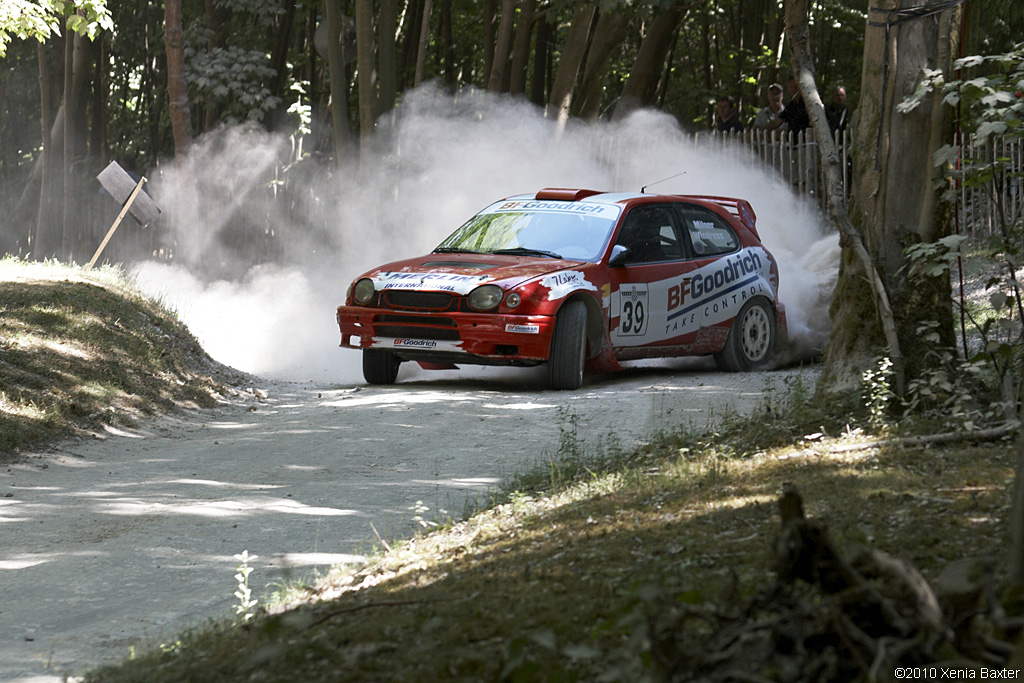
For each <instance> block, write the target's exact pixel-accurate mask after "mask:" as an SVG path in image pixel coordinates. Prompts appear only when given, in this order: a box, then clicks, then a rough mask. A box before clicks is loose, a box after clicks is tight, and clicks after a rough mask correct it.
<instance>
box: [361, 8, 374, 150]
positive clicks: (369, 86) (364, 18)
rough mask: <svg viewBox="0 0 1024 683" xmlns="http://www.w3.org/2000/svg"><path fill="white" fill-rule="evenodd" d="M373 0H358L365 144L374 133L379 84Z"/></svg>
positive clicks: (362, 126)
mask: <svg viewBox="0 0 1024 683" xmlns="http://www.w3.org/2000/svg"><path fill="white" fill-rule="evenodd" d="M373 53H374V40H373V0H356V55H357V57H356V59H357V68H358V70H359V138H360V140H362V141H363V144H364V145H365V143H366V141H367V140H369V139H370V137H371V136H372V135H373V125H374V112H375V111H376V110H377V84H376V83H375V80H376V74H375V72H374V68H373V62H374V60H373Z"/></svg>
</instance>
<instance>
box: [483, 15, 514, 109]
mask: <svg viewBox="0 0 1024 683" xmlns="http://www.w3.org/2000/svg"><path fill="white" fill-rule="evenodd" d="M515 14H516V0H501V22H500V23H499V24H498V39H497V40H496V41H495V44H494V59H493V60H492V63H491V73H490V77H489V78H488V79H487V89H488V90H490V91H491V92H502V90H503V89H504V88H503V84H504V83H505V78H506V75H507V74H508V67H509V58H510V57H511V52H512V28H513V27H514V26H515Z"/></svg>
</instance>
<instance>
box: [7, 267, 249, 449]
mask: <svg viewBox="0 0 1024 683" xmlns="http://www.w3.org/2000/svg"><path fill="white" fill-rule="evenodd" d="M230 374H231V373H230V372H229V371H227V369H225V368H223V367H221V366H219V365H218V364H216V363H215V362H214V361H212V360H211V359H210V358H209V356H207V355H206V353H205V352H204V351H203V350H202V348H201V347H200V346H199V343H198V342H197V341H196V340H195V338H194V337H193V336H192V334H191V333H190V332H189V331H188V329H187V328H185V326H184V325H183V324H181V322H180V321H178V320H177V319H176V318H175V316H174V314H173V313H171V312H169V311H168V310H166V309H165V308H163V307H162V306H161V305H160V304H159V303H157V302H154V301H152V300H151V299H148V298H146V297H144V296H142V294H141V293H139V292H138V291H137V290H135V289H134V288H133V287H132V285H131V283H130V282H129V281H128V280H127V278H126V277H125V275H124V273H123V272H121V271H118V270H116V269H113V268H104V269H99V270H95V271H86V270H84V269H82V268H79V267H74V266H60V265H57V264H54V263H38V264H37V263H29V262H23V261H19V260H17V259H12V258H7V259H3V260H0V461H3V460H4V459H7V460H10V459H12V458H13V457H15V454H16V453H17V452H18V451H20V450H21V449H25V448H29V447H34V446H40V445H43V444H45V443H46V442H48V441H51V440H53V439H55V438H58V437H61V436H66V435H69V434H72V433H76V432H77V433H91V432H97V431H100V430H102V429H103V428H104V426H106V425H131V424H133V422H134V421H135V420H136V419H137V418H138V417H139V416H142V415H150V414H154V413H156V412H167V411H170V410H173V409H175V408H178V407H200V406H203V407H209V406H212V405H213V404H214V402H215V400H214V396H215V395H216V394H217V393H218V392H219V391H221V388H222V387H221V384H220V381H224V380H227V379H229V375H230ZM214 377H218V378H219V380H218V379H214Z"/></svg>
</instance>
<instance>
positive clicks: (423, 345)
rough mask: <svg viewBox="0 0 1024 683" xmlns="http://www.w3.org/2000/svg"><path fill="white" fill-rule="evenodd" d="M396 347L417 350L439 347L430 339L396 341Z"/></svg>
mask: <svg viewBox="0 0 1024 683" xmlns="http://www.w3.org/2000/svg"><path fill="white" fill-rule="evenodd" d="M395 346H404V347H406V348H409V347H413V348H417V349H433V348H435V347H437V342H436V341H431V340H429V339H396V340H395Z"/></svg>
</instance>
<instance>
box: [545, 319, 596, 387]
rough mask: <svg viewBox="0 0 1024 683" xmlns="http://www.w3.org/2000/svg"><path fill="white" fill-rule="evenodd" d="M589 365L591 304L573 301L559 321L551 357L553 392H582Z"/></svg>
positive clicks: (552, 340) (550, 368)
mask: <svg viewBox="0 0 1024 683" xmlns="http://www.w3.org/2000/svg"><path fill="white" fill-rule="evenodd" d="M586 362H587V305H586V304H585V303H583V302H582V301H570V302H569V303H567V304H565V306H563V307H562V310H560V311H559V312H558V316H557V317H556V318H555V333H554V334H553V335H552V336H551V354H550V356H549V357H548V384H549V385H550V386H551V388H552V389H579V388H580V386H581V385H582V384H583V366H584V365H585V364H586Z"/></svg>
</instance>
